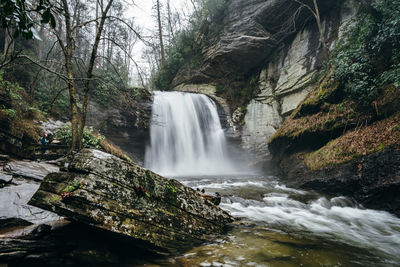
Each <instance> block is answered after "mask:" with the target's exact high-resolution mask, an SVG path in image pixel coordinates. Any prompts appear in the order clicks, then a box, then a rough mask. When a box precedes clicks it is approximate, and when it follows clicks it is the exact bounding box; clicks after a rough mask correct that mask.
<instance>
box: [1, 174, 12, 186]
mask: <svg viewBox="0 0 400 267" xmlns="http://www.w3.org/2000/svg"><path fill="white" fill-rule="evenodd" d="M12 179H13V177H12V175H10V174H6V173H4V172H0V184H2V183H3V184H8V183H11V181H12Z"/></svg>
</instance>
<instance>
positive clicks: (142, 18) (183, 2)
mask: <svg viewBox="0 0 400 267" xmlns="http://www.w3.org/2000/svg"><path fill="white" fill-rule="evenodd" d="M133 2H134V4H133V5H131V8H129V9H128V10H127V12H126V16H127V17H133V18H134V21H135V24H136V25H138V26H139V27H141V28H142V35H143V36H146V35H149V33H150V31H154V30H155V29H157V25H156V19H155V17H154V15H155V11H154V10H153V6H154V4H155V2H156V0H134V1H133ZM160 3H161V5H164V6H165V7H166V3H167V0H160ZM170 7H171V11H172V12H175V11H178V12H180V13H182V12H185V13H191V10H192V8H191V4H190V0H170ZM164 10H166V8H165V9H164ZM144 49H145V46H144V44H143V43H142V42H140V41H138V42H137V43H136V44H135V46H134V49H133V53H132V55H131V56H132V58H134V59H135V61H136V62H137V63H138V64H139V66H140V67H141V68H143V69H147V67H148V66H146V65H147V62H146V61H145V60H144V59H142V55H143V53H144Z"/></svg>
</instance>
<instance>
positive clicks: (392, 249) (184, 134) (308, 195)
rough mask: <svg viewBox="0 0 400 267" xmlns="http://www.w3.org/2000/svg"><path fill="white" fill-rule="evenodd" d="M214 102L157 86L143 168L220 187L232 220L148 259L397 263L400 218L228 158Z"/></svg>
mask: <svg viewBox="0 0 400 267" xmlns="http://www.w3.org/2000/svg"><path fill="white" fill-rule="evenodd" d="M229 151H231V150H230V149H229V147H228V144H227V142H226V140H225V137H224V134H223V129H222V127H221V124H220V122H219V118H218V114H217V109H216V106H215V103H213V101H212V100H210V99H209V98H207V97H206V96H203V95H196V94H184V93H178V92H170V93H165V92H162V93H161V92H156V93H155V99H154V106H153V123H152V127H151V144H150V145H149V147H148V148H147V151H146V160H145V166H146V167H148V168H150V169H152V170H154V171H155V172H158V173H160V174H162V175H165V176H167V177H169V178H174V179H177V180H178V181H180V182H182V183H183V184H185V185H187V186H189V187H192V188H195V189H196V188H199V189H204V190H205V191H206V192H207V193H209V194H213V193H215V192H218V193H219V194H220V195H221V196H222V203H221V204H220V207H221V208H222V209H224V210H226V211H227V212H228V213H230V214H231V215H232V216H234V217H235V218H236V219H237V220H236V221H235V223H233V224H232V226H231V227H230V229H229V230H228V231H227V233H226V235H223V236H218V237H216V239H215V240H211V241H210V242H209V243H206V244H204V245H202V246H198V247H195V248H192V249H191V250H189V251H187V252H186V253H185V254H184V255H179V256H175V257H171V258H168V259H162V260H156V261H154V262H153V261H151V260H146V264H150V263H154V264H158V265H161V266H396V265H397V264H399V263H400V219H399V218H397V217H395V216H393V215H391V214H390V213H387V212H383V211H376V210H369V209H365V208H363V207H362V206H360V205H359V204H357V203H356V202H355V201H353V200H351V199H349V198H346V197H342V196H339V197H334V198H329V197H327V196H323V195H320V194H318V193H315V192H311V191H303V190H297V189H292V188H288V187H286V186H285V185H284V184H282V183H280V182H279V177H276V176H274V175H272V174H268V171H267V173H263V174H259V173H257V172H256V171H253V170H251V169H250V168H246V166H245V165H246V164H245V163H246V160H245V159H243V160H238V158H237V157H236V156H235V157H232V155H231V153H230V152H229Z"/></svg>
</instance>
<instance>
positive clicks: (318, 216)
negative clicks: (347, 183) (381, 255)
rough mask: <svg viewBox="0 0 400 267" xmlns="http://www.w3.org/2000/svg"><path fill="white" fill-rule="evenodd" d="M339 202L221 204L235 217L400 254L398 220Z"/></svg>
mask: <svg viewBox="0 0 400 267" xmlns="http://www.w3.org/2000/svg"><path fill="white" fill-rule="evenodd" d="M341 200H344V198H341ZM337 201H338V199H337V198H335V199H332V200H330V201H329V200H327V199H325V198H320V199H318V200H315V201H312V202H311V203H309V204H304V203H301V202H299V201H296V200H293V199H290V198H288V196H285V195H284V194H281V195H279V194H270V195H268V196H266V197H265V198H264V200H263V201H260V202H258V203H256V204H254V203H253V204H251V205H249V202H246V201H245V202H243V203H239V202H233V203H222V204H221V207H222V208H223V209H225V210H227V211H229V212H230V214H232V215H233V216H237V217H247V218H249V219H251V220H254V221H262V222H265V223H266V224H268V225H270V226H279V227H282V226H284V227H283V228H290V229H292V230H296V231H306V232H311V233H313V234H314V235H317V236H322V237H326V238H328V239H333V240H337V241H341V242H344V243H347V244H352V245H355V246H359V247H368V248H375V249H378V250H381V251H383V252H385V253H388V254H392V256H393V254H394V255H398V254H399V252H400V219H399V218H397V217H395V216H393V215H391V214H390V213H387V212H384V211H376V210H370V209H360V208H357V207H348V206H347V207H346V206H337V205H336V204H335V203H337ZM350 203H351V201H350ZM341 204H342V205H343V203H341ZM397 257H398V258H399V260H400V256H397Z"/></svg>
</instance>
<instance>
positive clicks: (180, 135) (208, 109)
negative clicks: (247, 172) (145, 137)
mask: <svg viewBox="0 0 400 267" xmlns="http://www.w3.org/2000/svg"><path fill="white" fill-rule="evenodd" d="M145 167H146V168H148V169H150V170H152V171H154V172H156V173H159V174H161V175H164V176H184V175H222V174H232V173H236V172H237V170H236V168H235V165H234V164H233V163H232V161H231V160H230V157H229V155H228V153H227V149H226V140H225V135H224V131H223V129H222V127H221V123H220V121H219V117H218V112H217V107H216V105H215V103H214V102H213V101H212V100H211V99H210V98H208V97H207V96H205V95H200V94H189V93H181V92H154V103H153V109H152V124H151V127H150V146H148V147H147V149H146V154H145Z"/></svg>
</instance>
